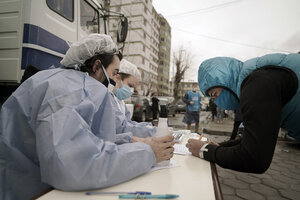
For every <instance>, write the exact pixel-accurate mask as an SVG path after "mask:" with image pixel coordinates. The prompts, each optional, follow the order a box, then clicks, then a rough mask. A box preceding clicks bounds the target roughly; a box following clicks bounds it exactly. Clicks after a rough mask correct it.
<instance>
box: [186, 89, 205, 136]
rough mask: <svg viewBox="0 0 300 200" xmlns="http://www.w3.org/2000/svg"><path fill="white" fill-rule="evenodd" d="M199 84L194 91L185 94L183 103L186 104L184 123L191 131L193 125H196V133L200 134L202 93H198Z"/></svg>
mask: <svg viewBox="0 0 300 200" xmlns="http://www.w3.org/2000/svg"><path fill="white" fill-rule="evenodd" d="M197 89H198V85H197V83H194V84H193V89H192V90H191V91H188V92H186V93H185V95H184V97H183V99H182V100H183V102H185V103H186V105H187V106H186V112H185V114H184V117H183V120H182V122H183V123H186V124H187V129H188V130H191V124H193V123H195V133H199V132H198V131H199V121H200V116H199V115H200V106H201V103H200V100H201V96H200V93H199V92H198V91H197Z"/></svg>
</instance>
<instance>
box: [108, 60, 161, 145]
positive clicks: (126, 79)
mask: <svg viewBox="0 0 300 200" xmlns="http://www.w3.org/2000/svg"><path fill="white" fill-rule="evenodd" d="M115 80H116V87H115V88H114V90H113V98H114V102H113V104H115V106H114V107H115V108H116V129H117V133H124V132H131V133H132V134H133V137H132V139H133V140H136V139H137V140H138V139H139V138H147V137H152V136H153V135H154V134H155V133H156V129H157V128H156V127H155V126H152V124H151V123H147V122H140V123H139V122H136V121H132V120H131V118H130V115H131V114H130V112H129V110H128V108H127V106H126V104H125V102H124V100H126V99H129V98H130V97H131V95H132V94H133V91H134V89H135V88H136V87H137V86H138V84H139V81H140V80H141V73H140V71H139V70H138V68H137V66H136V65H134V64H133V63H131V62H129V61H127V60H125V59H122V61H121V63H120V70H119V73H118V75H116V77H115ZM136 137H138V138H136Z"/></svg>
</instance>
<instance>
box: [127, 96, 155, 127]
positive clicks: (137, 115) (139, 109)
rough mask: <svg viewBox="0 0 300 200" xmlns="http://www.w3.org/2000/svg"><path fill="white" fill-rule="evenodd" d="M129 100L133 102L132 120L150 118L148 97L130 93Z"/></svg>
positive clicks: (141, 120)
mask: <svg viewBox="0 0 300 200" xmlns="http://www.w3.org/2000/svg"><path fill="white" fill-rule="evenodd" d="M131 102H132V104H133V115H132V120H134V121H137V122H145V121H149V120H151V118H152V111H151V106H150V99H149V98H148V97H146V96H141V95H132V96H131Z"/></svg>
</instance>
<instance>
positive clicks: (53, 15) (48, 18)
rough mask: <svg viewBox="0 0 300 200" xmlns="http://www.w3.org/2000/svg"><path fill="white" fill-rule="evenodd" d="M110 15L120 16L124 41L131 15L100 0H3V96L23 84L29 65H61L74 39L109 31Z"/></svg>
mask: <svg viewBox="0 0 300 200" xmlns="http://www.w3.org/2000/svg"><path fill="white" fill-rule="evenodd" d="M110 17H118V18H120V22H119V27H118V33H117V36H118V42H124V41H125V39H126V35H127V27H128V22H127V18H126V17H125V16H124V15H122V14H121V13H113V14H111V13H110V12H109V11H106V10H105V9H104V8H103V6H102V5H101V4H99V2H98V1H97V0H0V98H1V97H3V96H5V95H7V94H6V93H10V90H14V89H15V88H16V87H17V86H18V85H19V84H20V81H21V78H22V75H23V73H24V70H25V69H26V67H27V66H28V65H33V66H35V67H36V68H38V69H41V70H43V69H48V68H49V67H50V66H52V65H55V66H56V67H59V66H60V63H59V62H60V60H61V59H62V57H63V55H64V54H65V53H66V51H67V49H68V48H69V45H70V44H71V43H72V42H74V41H77V40H78V39H80V38H82V37H83V36H85V35H87V34H90V33H105V34H107V20H108V18H110Z"/></svg>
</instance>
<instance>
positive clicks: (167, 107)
mask: <svg viewBox="0 0 300 200" xmlns="http://www.w3.org/2000/svg"><path fill="white" fill-rule="evenodd" d="M158 99H159V108H160V109H159V117H168V116H169V115H172V116H173V117H175V115H176V113H175V112H176V110H175V106H174V105H173V104H172V102H170V99H168V98H165V97H158Z"/></svg>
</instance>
